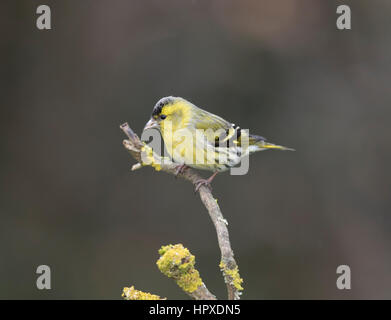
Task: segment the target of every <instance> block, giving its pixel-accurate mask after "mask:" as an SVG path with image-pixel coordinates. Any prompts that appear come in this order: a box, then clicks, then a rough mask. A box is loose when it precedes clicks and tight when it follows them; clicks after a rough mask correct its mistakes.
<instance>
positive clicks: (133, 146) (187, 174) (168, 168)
mask: <svg viewBox="0 0 391 320" xmlns="http://www.w3.org/2000/svg"><path fill="white" fill-rule="evenodd" d="M120 128H121V129H122V130H123V132H124V133H125V134H126V135H127V137H128V139H127V140H124V141H123V144H124V147H125V148H126V149H127V150H128V151H129V152H130V154H131V155H132V156H133V158H135V159H136V161H137V162H138V164H136V165H134V166H133V168H132V170H135V169H138V168H140V167H141V166H143V165H145V164H144V162H143V161H142V153H143V152H145V144H144V143H143V142H142V141H141V140H140V138H139V137H138V136H137V135H136V134H135V133H134V131H133V130H132V129H131V128H130V127H129V125H128V124H127V123H124V124H122V125H121V126H120ZM151 165H152V166H153V167H155V169H156V170H162V171H164V172H167V173H171V174H175V173H176V168H177V164H175V163H173V162H171V161H167V160H165V161H164V162H163V161H162V158H161V157H160V156H159V155H157V154H155V153H153V163H152V164H151ZM179 176H180V177H182V178H183V179H185V180H188V181H190V182H191V183H193V184H195V183H196V182H197V181H198V180H200V179H201V176H199V175H198V174H197V173H196V172H194V171H193V170H191V169H190V168H189V169H187V170H185V171H184V172H183V173H182V174H180V175H179ZM199 194H200V198H201V201H202V202H203V204H204V206H205V207H206V209H207V210H208V213H209V216H210V218H211V219H212V221H213V224H214V226H215V228H216V232H217V239H218V243H219V247H220V251H221V262H220V268H221V270H222V272H223V276H224V280H225V283H226V285H227V291H228V299H229V300H237V299H239V298H240V290H242V289H243V288H242V287H241V283H242V279H241V278H240V276H239V273H238V266H237V264H236V261H235V259H234V253H233V251H232V248H231V244H230V241H229V234H228V229H227V221H226V220H225V219H224V217H223V214H222V213H221V210H220V207H219V205H218V204H217V201H216V199H215V198H214V197H213V195H212V192H211V191H210V189H209V188H208V187H206V186H201V187H200V188H199Z"/></svg>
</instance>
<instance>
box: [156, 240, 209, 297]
mask: <svg viewBox="0 0 391 320" xmlns="http://www.w3.org/2000/svg"><path fill="white" fill-rule="evenodd" d="M159 255H160V258H159V259H158V261H157V262H156V264H157V266H158V268H159V270H160V271H161V272H162V273H163V274H164V275H166V276H167V277H169V278H172V279H173V280H174V281H175V282H176V283H177V285H178V286H179V287H180V288H181V289H182V290H183V291H185V292H186V293H187V294H188V295H190V296H191V297H193V298H194V299H215V296H214V295H213V294H211V293H210V292H209V291H208V289H207V288H206V286H205V284H204V283H203V282H202V279H201V277H200V274H199V272H198V270H197V269H195V267H194V265H195V257H194V255H192V254H191V253H190V251H189V250H188V249H187V248H185V247H184V246H183V245H182V244H176V245H171V244H170V245H167V246H162V247H161V249H160V250H159Z"/></svg>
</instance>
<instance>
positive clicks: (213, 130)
mask: <svg viewBox="0 0 391 320" xmlns="http://www.w3.org/2000/svg"><path fill="white" fill-rule="evenodd" d="M191 119H192V120H191V122H190V123H189V125H191V126H193V127H194V128H195V129H199V130H204V131H203V135H204V136H205V137H206V139H207V141H208V142H209V143H210V144H212V145H215V144H216V141H217V142H218V141H220V143H221V142H222V141H226V140H229V139H230V138H231V137H232V136H233V135H234V133H235V125H234V124H232V123H231V122H229V121H227V120H224V119H223V118H221V117H219V116H217V115H215V114H213V113H210V112H208V111H205V110H202V109H200V108H196V109H194V110H193V115H192V117H191Z"/></svg>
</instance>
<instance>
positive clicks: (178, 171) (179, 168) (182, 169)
mask: <svg viewBox="0 0 391 320" xmlns="http://www.w3.org/2000/svg"><path fill="white" fill-rule="evenodd" d="M187 168H188V166H187V165H185V164H181V165H179V166H177V167H176V170H175V178H177V177H178V175H179V174H183V173H184V172H185V170H186V169H187Z"/></svg>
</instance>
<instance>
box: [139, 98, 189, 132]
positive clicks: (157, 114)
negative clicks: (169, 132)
mask: <svg viewBox="0 0 391 320" xmlns="http://www.w3.org/2000/svg"><path fill="white" fill-rule="evenodd" d="M189 106H190V103H189V102H188V101H186V100H185V99H183V98H180V97H165V98H161V99H160V100H159V101H158V102H157V103H156V105H155V106H154V108H153V110H152V115H151V119H149V121H148V122H147V124H146V125H145V127H144V130H147V129H152V128H156V129H159V130H162V129H163V127H164V125H165V124H166V123H168V122H171V125H172V126H173V128H174V127H176V126H178V125H181V124H182V123H183V121H184V120H185V116H186V115H187V110H188V109H189Z"/></svg>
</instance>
